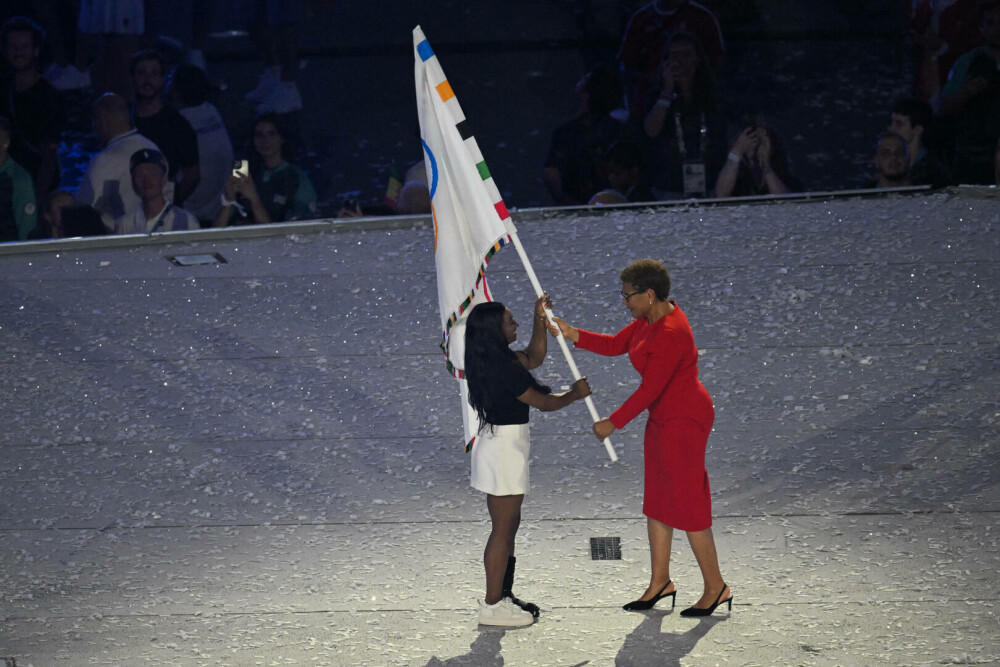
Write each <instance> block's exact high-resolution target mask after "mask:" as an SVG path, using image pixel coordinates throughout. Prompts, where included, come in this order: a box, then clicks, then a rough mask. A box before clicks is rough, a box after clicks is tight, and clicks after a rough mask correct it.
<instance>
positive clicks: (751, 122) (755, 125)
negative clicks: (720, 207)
mask: <svg viewBox="0 0 1000 667" xmlns="http://www.w3.org/2000/svg"><path fill="white" fill-rule="evenodd" d="M801 191H802V183H800V182H799V180H798V179H797V178H795V177H794V176H792V175H791V173H789V170H788V160H787V158H786V157H785V152H784V150H783V149H782V145H781V140H780V139H778V136H777V135H776V134H775V133H774V132H773V131H772V130H771V129H770V128H769V127H767V125H766V124H765V123H764V119H763V118H762V117H760V116H758V117H756V118H753V119H748V120H747V123H746V125H745V127H744V128H743V131H742V132H740V135H739V136H738V137H736V141H735V142H733V145H732V147H731V148H730V149H729V155H728V157H727V159H726V163H725V164H724V165H723V167H722V170H721V171H720V172H719V177H718V178H717V179H716V180H715V196H716V197H748V196H754V195H783V194H787V193H789V192H801Z"/></svg>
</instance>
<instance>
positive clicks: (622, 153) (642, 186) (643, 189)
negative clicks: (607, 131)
mask: <svg viewBox="0 0 1000 667" xmlns="http://www.w3.org/2000/svg"><path fill="white" fill-rule="evenodd" d="M608 184H609V185H610V186H611V191H612V192H617V193H618V194H620V195H621V198H622V202H649V201H656V197H655V196H654V195H653V191H652V190H650V189H649V186H648V185H647V184H646V174H645V170H644V169H643V159H642V149H641V148H639V146H638V145H637V144H636V143H635V142H633V141H619V142H617V143H615V144H614V145H613V146H612V147H611V149H610V150H609V151H608ZM612 199H613V197H612V196H611V195H608V194H606V195H605V196H604V197H603V202H602V203H616V202H612V201H611V200H612Z"/></svg>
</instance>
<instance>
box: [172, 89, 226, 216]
mask: <svg viewBox="0 0 1000 667" xmlns="http://www.w3.org/2000/svg"><path fill="white" fill-rule="evenodd" d="M180 112H181V115H182V116H184V118H186V119H187V122H189V123H191V127H193V128H194V131H195V133H197V135H198V156H199V158H198V159H199V166H200V167H201V181H200V182H199V183H198V187H197V188H195V190H194V192H192V193H191V196H190V197H188V198H187V199H185V200H184V208H185V209H187V210H188V211H190V212H191V213H193V214H194V215H195V216H197V217H198V218H199V219H201V220H214V219H215V216H216V214H217V213H218V212H219V207H220V204H219V202H220V195H222V189H223V186H224V185H225V183H226V179H227V178H229V174H231V173H232V170H233V143H232V142H231V141H230V140H229V132H228V131H227V130H226V124H225V123H224V122H223V121H222V116H220V115H219V111H218V109H216V108H215V107H214V106H212V105H211V104H210V103H208V102H205V103H204V104H202V105H200V106H196V107H187V108H185V109H181V110H180Z"/></svg>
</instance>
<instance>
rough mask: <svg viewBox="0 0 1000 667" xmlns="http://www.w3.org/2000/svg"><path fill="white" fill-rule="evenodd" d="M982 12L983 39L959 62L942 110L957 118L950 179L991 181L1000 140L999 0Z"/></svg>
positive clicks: (943, 93)
mask: <svg viewBox="0 0 1000 667" xmlns="http://www.w3.org/2000/svg"><path fill="white" fill-rule="evenodd" d="M980 12H981V15H980V31H981V32H982V35H983V42H984V43H983V45H982V46H980V47H978V48H976V49H973V50H972V51H970V52H968V53H966V54H965V55H963V56H962V57H960V58H959V59H958V60H957V61H956V62H955V66H954V67H952V69H951V73H950V74H949V75H948V83H947V84H945V87H944V89H943V90H942V91H941V96H940V106H939V110H940V113H941V115H942V116H947V117H954V119H955V159H954V163H953V164H952V169H951V175H952V180H953V181H955V182H957V183H972V184H982V185H989V184H991V183H993V182H994V180H995V179H994V173H993V172H994V170H993V152H994V149H995V147H996V143H997V140H998V139H1000V0H988V1H987V2H983V3H981V4H980Z"/></svg>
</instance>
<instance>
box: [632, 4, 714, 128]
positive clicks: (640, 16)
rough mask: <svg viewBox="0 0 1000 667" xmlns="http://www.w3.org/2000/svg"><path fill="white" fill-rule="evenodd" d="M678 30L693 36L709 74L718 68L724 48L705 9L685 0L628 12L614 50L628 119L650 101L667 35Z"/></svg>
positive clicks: (638, 117)
mask: <svg viewBox="0 0 1000 667" xmlns="http://www.w3.org/2000/svg"><path fill="white" fill-rule="evenodd" d="M679 32H686V33H689V34H692V35H694V36H695V38H696V39H697V40H698V42H699V43H700V44H701V45H702V48H703V49H704V51H705V53H706V56H707V59H708V66H709V68H710V69H711V70H712V73H713V74H718V73H719V72H720V71H721V69H722V65H723V61H724V60H725V56H726V47H725V45H724V44H723V40H722V29H721V28H720V27H719V22H718V21H717V20H716V18H715V15H714V14H712V12H711V11H710V10H709V9H707V8H706V7H704V6H703V5H701V4H699V3H697V2H689V0H654V1H653V2H650V3H649V4H648V5H645V6H643V7H642V8H640V9H639V10H638V11H637V12H636V13H635V14H633V15H632V18H631V19H630V20H629V23H628V27H627V28H626V29H625V37H624V38H623V39H622V44H621V48H620V50H619V51H618V63H619V65H621V69H622V76H623V78H624V79H625V91H626V98H627V106H628V110H629V117H630V118H631V119H633V120H635V121H640V120H642V118H643V115H644V114H645V113H646V111H647V110H649V107H650V105H651V104H652V103H653V100H654V99H655V93H656V89H657V88H658V87H659V83H660V61H661V59H662V57H663V52H664V50H665V49H666V47H667V42H668V41H669V39H670V35H673V34H676V33H679ZM651 93H652V95H653V97H651V96H650V94H651Z"/></svg>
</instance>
